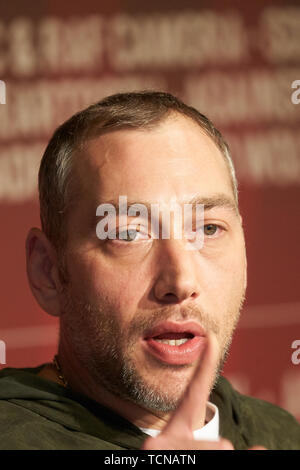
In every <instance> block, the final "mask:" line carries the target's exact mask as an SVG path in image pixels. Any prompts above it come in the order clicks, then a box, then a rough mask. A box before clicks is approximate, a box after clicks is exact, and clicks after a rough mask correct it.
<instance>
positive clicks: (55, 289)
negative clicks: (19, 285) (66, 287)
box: [26, 228, 61, 316]
mask: <svg viewBox="0 0 300 470" xmlns="http://www.w3.org/2000/svg"><path fill="white" fill-rule="evenodd" d="M26 267H27V276H28V281H29V285H30V288H31V291H32V293H33V295H34V297H35V299H36V300H37V302H38V304H39V305H40V307H41V308H42V309H43V310H45V311H46V312H47V313H49V314H50V315H54V316H58V315H59V314H60V299H59V292H60V291H61V285H60V281H59V276H58V268H57V258H56V250H55V249H54V247H53V246H52V244H51V243H50V242H49V240H48V239H47V237H46V235H45V234H44V233H43V232H42V231H41V230H40V229H38V228H32V229H31V230H30V231H29V233H28V236H27V239H26Z"/></svg>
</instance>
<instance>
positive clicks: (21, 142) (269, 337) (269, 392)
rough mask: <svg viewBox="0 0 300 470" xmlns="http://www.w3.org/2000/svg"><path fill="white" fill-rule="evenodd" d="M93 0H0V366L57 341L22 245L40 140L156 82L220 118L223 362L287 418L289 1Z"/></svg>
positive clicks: (291, 120) (291, 260) (297, 313)
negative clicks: (241, 270) (229, 285)
mask: <svg viewBox="0 0 300 470" xmlns="http://www.w3.org/2000/svg"><path fill="white" fill-rule="evenodd" d="M102 3H103V2H101V3H99V2H97V1H96V0H93V1H92V0H85V2H82V3H81V4H77V3H76V4H74V3H73V2H67V1H66V2H59V1H50V0H49V1H40V2H35V1H32V0H31V1H28V0H27V1H16V0H15V1H14V2H6V4H5V5H4V4H3V3H2V4H1V5H0V79H1V80H3V81H4V82H5V84H6V104H0V220H1V231H0V240H1V243H0V259H1V270H0V284H1V313H0V315H1V317H0V341H1V340H2V341H4V343H1V342H0V363H1V362H2V364H0V367H7V366H9V367H19V366H32V365H36V364H39V363H42V362H45V361H48V360H50V359H51V358H52V355H53V354H54V352H55V350H56V345H57V336H58V323H57V321H56V320H55V319H53V318H50V317H49V316H48V315H47V314H45V313H44V312H43V311H41V309H40V308H39V307H38V306H37V305H36V303H35V301H34V299H33V297H32V295H31V293H30V290H29V287H28V285H27V280H26V272H25V256H24V241H25V237H26V234H27V231H28V229H29V228H30V227H31V226H33V225H39V216H38V204H37V192H36V187H37V170H38V164H39V160H40V158H41V155H42V152H43V150H44V148H45V145H46V143H47V139H49V137H50V135H51V133H52V132H53V130H54V129H55V128H56V126H57V125H58V124H60V123H61V122H62V121H63V120H65V119H66V118H67V117H69V116H70V115H71V114H72V113H73V112H75V111H77V110H79V109H80V108H82V107H84V106H86V105H88V104H90V103H92V102H95V101H97V100H99V99H100V98H102V97H103V96H106V95H108V94H111V93H114V92H118V91H128V90H136V89H145V88H160V89H163V90H167V91H171V92H173V93H175V94H177V95H179V96H180V97H181V98H183V99H184V100H185V101H187V102H188V103H190V104H192V105H194V106H196V107H198V109H199V110H200V111H202V112H204V113H206V114H207V115H208V116H209V117H210V118H211V119H212V120H213V121H214V122H215V123H216V125H217V126H218V127H220V129H221V130H222V132H223V133H224V135H225V137H226V138H227V140H228V142H229V144H230V146H231V147H232V151H233V157H234V161H235V164H236V168H237V174H238V177H239V180H240V203H241V212H242V215H243V218H244V225H245V233H246V242H247V251H248V264H249V284H248V286H249V287H248V292H247V302H246V305H245V308H244V311H243V314H242V318H241V322H240V325H239V327H238V329H237V332H236V334H235V336H234V340H233V345H232V349H231V355H230V358H229V360H228V362H227V364H226V366H225V370H224V373H225V375H226V376H227V377H228V378H229V379H230V380H231V381H232V383H233V384H234V385H235V386H236V387H237V388H238V389H239V390H240V391H242V392H244V393H247V394H251V395H253V396H257V397H259V398H264V399H267V400H269V401H271V402H273V403H276V404H279V405H281V406H283V407H284V408H286V409H288V410H289V411H290V412H292V413H293V414H294V415H295V416H297V418H298V419H300V399H299V397H300V374H299V372H300V364H299V365H298V364H297V362H299V361H298V359H300V352H299V355H297V353H296V354H294V358H296V360H294V361H292V354H293V352H295V349H293V348H292V343H293V342H295V341H296V340H299V346H300V294H299V280H300V279H299V261H300V256H299V253H300V248H299V240H300V220H299V215H300V211H299V202H300V132H299V124H300V104H299V103H298V104H297V101H300V100H299V99H298V98H300V93H298V91H297V89H295V88H294V89H293V88H292V83H293V82H294V81H295V80H299V79H300V27H299V25H300V6H299V2H298V1H291V0H288V1H284V0H282V1H274V0H273V1H272V2H270V1H258V0H256V1H254V0H253V1H252V2H249V4H246V3H245V2H244V3H243V4H242V5H243V7H242V9H241V2H234V1H222V2H221V1H220V0H219V1H217V0H215V1H213V2H212V1H211V2H208V1H201V2H199V1H196V0H194V1H187V0H186V1H185V2H184V6H183V4H182V2H179V1H174V2H158V1H156V0H155V1H152V2H151V4H147V3H144V2H138V1H134V0H127V2H126V7H125V6H124V5H123V3H122V2H118V1H115V0H112V1H110V2H107V4H106V5H102ZM293 93H294V94H293ZM297 93H298V94H297ZM0 101H1V97H0ZM2 101H3V100H2ZM4 344H5V346H6V359H5V357H4V351H3V350H4ZM299 346H298V348H299ZM4 362H6V364H3V363H4Z"/></svg>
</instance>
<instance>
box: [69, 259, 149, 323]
mask: <svg viewBox="0 0 300 470" xmlns="http://www.w3.org/2000/svg"><path fill="white" fill-rule="evenodd" d="M68 271H69V278H70V283H71V285H72V290H73V291H74V292H75V293H76V295H78V297H80V298H81V299H82V300H84V301H85V302H87V303H91V304H92V305H94V306H97V305H98V306H101V305H104V306H105V307H106V308H108V309H109V310H110V311H111V313H112V314H116V315H117V316H118V317H119V318H121V317H126V318H127V319H130V318H131V317H132V316H133V315H134V313H135V311H136V309H137V306H138V303H139V301H140V298H141V297H142V295H143V293H144V291H145V288H144V287H143V285H142V284H141V282H142V281H141V280H142V279H145V276H143V275H142V274H141V273H140V272H139V271H138V270H137V269H136V267H133V266H131V267H130V268H127V269H125V268H124V267H123V266H118V267H116V266H115V264H114V265H113V266H112V265H111V264H110V263H109V262H107V261H105V259H101V260H99V259H96V258H95V257H92V256H87V257H79V256H77V257H76V259H73V260H71V259H70V260H69V264H68Z"/></svg>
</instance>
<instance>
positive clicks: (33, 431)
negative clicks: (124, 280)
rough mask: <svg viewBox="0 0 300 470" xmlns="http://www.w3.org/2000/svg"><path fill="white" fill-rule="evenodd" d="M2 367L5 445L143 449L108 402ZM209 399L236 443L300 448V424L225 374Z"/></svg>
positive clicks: (0, 425) (0, 426)
mask: <svg viewBox="0 0 300 470" xmlns="http://www.w3.org/2000/svg"><path fill="white" fill-rule="evenodd" d="M44 365H45V364H42V365H40V366H39V367H35V368H25V369H15V368H6V369H2V370H1V371H0V449H2V450H3V449H51V450H55V449H95V450H96V449H99V450H118V449H140V447H141V446H142V443H143V441H144V440H145V439H146V438H147V435H146V434H144V433H143V432H142V431H141V430H140V429H139V428H138V427H136V426H135V425H133V424H132V423H130V422H129V421H127V420H126V419H124V418H122V417H121V416H120V415H118V414H117V413H115V412H114V411H112V410H111V409H109V408H106V407H104V406H102V405H100V404H99V403H97V402H95V401H93V400H90V399H89V398H87V397H85V396H83V395H79V394H77V393H74V392H73V391H71V390H69V389H66V388H64V387H62V386H60V385H59V384H57V383H54V382H52V381H49V380H46V379H44V378H42V377H40V376H37V375H36V374H37V373H38V372H39V371H40V370H41V369H42V367H44ZM209 400H210V401H211V402H212V403H214V404H215V405H216V406H217V407H218V410H219V415H220V435H221V436H222V437H225V438H227V439H229V440H230V441H231V442H232V444H233V445H234V448H235V449H241V450H243V449H248V448H249V447H251V446H254V445H262V446H265V447H266V448H267V449H274V450H275V449H294V450H296V449H298V450H300V424H299V423H298V422H297V421H296V419H295V418H294V417H293V416H292V415H291V414H289V413H288V412H287V411H285V410H283V409H282V408H280V407H278V406H275V405H272V404H271V403H268V402H265V401H263V400H258V399H256V398H252V397H248V396H245V395H242V394H240V393H238V392H237V391H236V390H234V389H233V388H232V386H231V385H230V383H229V382H228V381H227V380H226V379H225V378H224V377H220V378H219V381H218V383H217V385H216V386H215V388H214V390H213V392H212V394H211V396H210V398H209Z"/></svg>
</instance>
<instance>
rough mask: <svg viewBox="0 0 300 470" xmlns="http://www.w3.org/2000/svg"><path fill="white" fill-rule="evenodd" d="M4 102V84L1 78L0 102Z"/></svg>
mask: <svg viewBox="0 0 300 470" xmlns="http://www.w3.org/2000/svg"><path fill="white" fill-rule="evenodd" d="M5 103H6V86H5V82H4V81H3V80H0V104H5Z"/></svg>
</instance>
